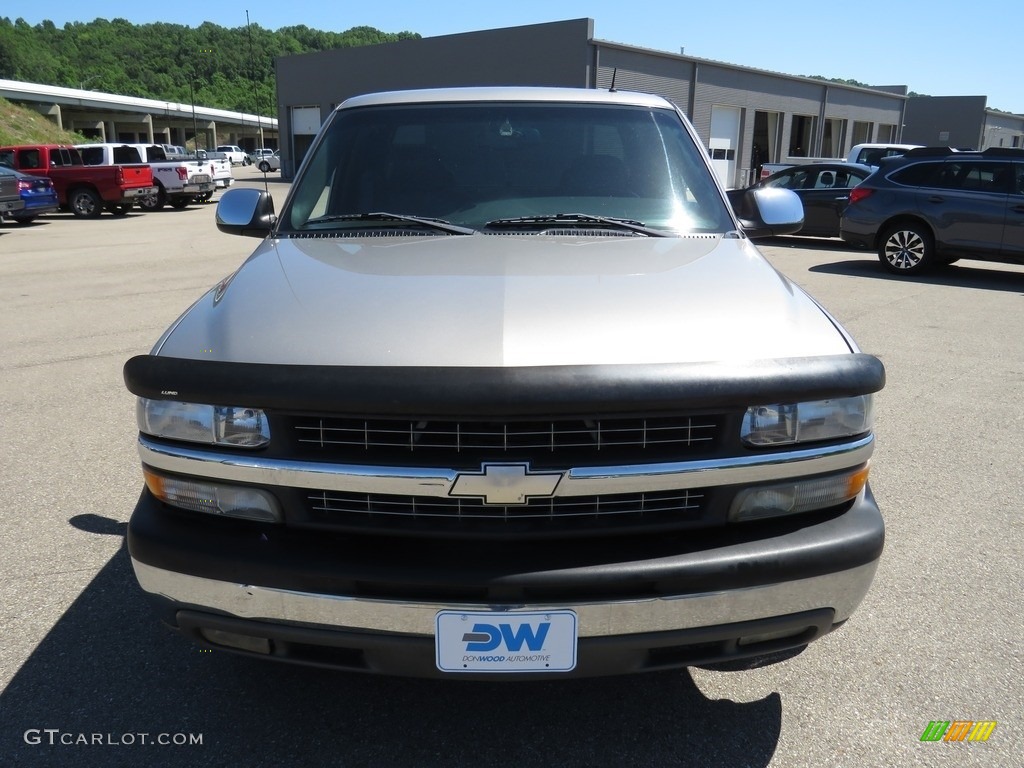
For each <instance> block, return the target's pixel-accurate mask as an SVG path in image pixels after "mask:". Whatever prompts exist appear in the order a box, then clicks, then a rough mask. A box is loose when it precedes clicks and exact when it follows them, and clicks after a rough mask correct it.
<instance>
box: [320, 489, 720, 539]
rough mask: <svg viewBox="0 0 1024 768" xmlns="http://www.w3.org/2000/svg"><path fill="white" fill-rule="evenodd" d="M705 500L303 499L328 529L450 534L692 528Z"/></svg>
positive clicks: (634, 496) (674, 496)
mask: <svg viewBox="0 0 1024 768" xmlns="http://www.w3.org/2000/svg"><path fill="white" fill-rule="evenodd" d="M704 498H705V497H704V492H703V491H700V490H685V489H683V490H674V491H663V492H655V493H630V494H616V495H609V496H569V497H557V498H538V499H530V500H529V501H528V502H527V503H526V504H516V505H508V506H503V505H494V504H484V503H483V501H480V500H477V499H465V498H462V499H456V498H446V497H432V496H392V495H385V494H365V493H344V492H337V491H316V492H312V493H309V494H308V495H307V497H306V502H307V512H308V514H309V516H310V521H311V522H313V523H314V524H319V525H327V526H331V527H334V526H340V527H347V528H362V529H371V528H372V529H374V530H376V531H378V532H385V531H387V530H390V531H392V532H394V533H399V532H405V531H409V530H415V529H421V530H423V531H434V532H438V533H449V532H451V531H452V530H453V529H455V528H457V529H459V530H464V531H466V532H474V533H480V532H486V531H492V532H494V533H500V534H504V533H506V532H508V531H510V530H511V531H515V530H516V529H517V528H518V529H520V530H521V531H523V532H526V531H529V532H532V533H544V534H550V533H552V532H555V531H558V530H563V531H564V532H566V533H580V532H583V531H585V530H587V529H591V530H595V531H600V530H602V529H604V528H612V527H613V528H614V529H615V530H617V531H620V532H621V531H626V530H634V531H635V530H636V529H637V528H641V529H642V528H644V527H653V526H657V527H666V526H668V527H673V528H677V527H687V526H688V525H690V526H692V525H693V524H694V523H696V522H698V521H699V520H700V519H701V513H702V510H703V504H704ZM624 525H625V526H626V527H625V528H624V527H623V526H624ZM421 526H422V527H421Z"/></svg>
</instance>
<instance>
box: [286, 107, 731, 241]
mask: <svg viewBox="0 0 1024 768" xmlns="http://www.w3.org/2000/svg"><path fill="white" fill-rule="evenodd" d="M311 152H312V155H311V157H310V158H309V160H308V163H307V165H306V168H305V170H304V172H303V173H302V174H301V178H300V179H299V180H298V181H297V182H296V186H295V189H294V191H293V193H292V195H291V197H290V199H289V203H288V205H287V207H286V209H285V210H284V211H282V216H281V223H280V231H281V232H282V233H288V232H293V233H299V232H318V231H323V230H338V229H364V230H365V229H367V228H369V227H372V228H374V229H381V228H391V227H402V228H409V227H416V226H421V225H422V222H420V223H419V224H418V223H417V222H416V221H415V219H417V218H418V219H420V220H423V219H434V220H440V221H443V222H445V223H450V224H454V225H456V226H457V227H459V228H466V229H469V230H473V231H480V230H487V231H497V230H500V231H503V232H507V231H510V230H521V231H524V232H530V231H550V230H551V229H552V227H555V226H559V227H560V226H566V225H569V224H571V225H572V226H573V227H574V229H575V228H576V227H577V226H590V227H595V228H607V227H608V226H615V225H616V224H617V222H616V221H615V220H625V223H624V224H623V225H622V231H623V233H625V234H632V235H637V236H644V233H645V232H646V233H647V234H651V233H653V231H654V230H660V231H661V232H662V233H666V234H667V233H673V232H725V231H728V230H731V229H733V228H734V224H733V222H732V219H731V218H730V216H729V213H728V210H727V208H726V206H725V204H724V202H723V200H722V196H721V194H720V192H719V191H718V188H717V186H716V185H715V183H714V180H713V177H712V175H711V173H710V172H709V171H708V167H707V165H706V164H705V161H704V159H703V157H702V155H701V151H700V149H699V148H698V146H697V145H696V144H695V143H694V141H693V139H692V138H691V136H690V134H689V133H688V132H687V130H686V128H685V127H684V125H683V121H682V120H681V119H680V117H679V116H678V115H677V114H676V113H675V112H674V111H673V110H671V109H664V108H663V109H658V108H649V107H640V106H631V105H610V104H567V103H553V102H522V103H520V102H494V103H479V102H477V103H472V104H467V103H434V104H411V105H395V106H368V107H362V108H357V109H356V108H354V109H349V110H341V111H340V112H338V113H336V114H335V115H334V117H333V120H332V122H331V123H330V125H329V126H328V127H327V129H326V130H325V132H324V134H323V136H322V138H321V140H320V141H319V142H318V143H317V144H316V145H315V146H314V147H313V149H312V150H311ZM385 213H386V214H390V215H389V216H379V215H368V214H385ZM431 231H435V232H439V231H443V230H439V229H436V228H434V229H432V230H431Z"/></svg>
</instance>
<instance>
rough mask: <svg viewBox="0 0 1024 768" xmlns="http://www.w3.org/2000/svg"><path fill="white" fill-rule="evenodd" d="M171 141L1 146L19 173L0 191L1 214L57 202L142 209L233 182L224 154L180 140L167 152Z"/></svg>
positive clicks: (27, 214)
mask: <svg viewBox="0 0 1024 768" xmlns="http://www.w3.org/2000/svg"><path fill="white" fill-rule="evenodd" d="M170 146H171V145H160V144H110V143H108V144H102V143H100V144H83V145H79V146H67V145H59V144H35V145H20V146H9V147H0V168H2V169H4V171H5V175H10V174H7V173H6V171H10V172H11V173H14V174H17V178H16V179H15V180H13V181H9V182H8V186H7V187H5V188H4V189H5V190H6V191H5V192H4V193H3V194H0V216H2V217H4V218H11V219H13V220H15V221H18V222H23V223H24V222H29V221H32V220H33V219H35V218H36V217H38V216H40V215H42V214H44V213H48V212H51V211H54V210H58V209H60V210H68V211H70V212H71V213H72V214H74V215H75V216H77V217H79V218H95V217H97V216H100V215H101V214H102V213H103V212H104V211H107V212H109V213H111V214H113V215H115V216H123V215H124V214H126V213H128V211H129V210H131V209H132V208H133V207H134V206H136V205H137V206H138V207H139V208H141V209H142V210H144V211H154V210H158V209H160V208H162V207H163V206H164V205H165V204H170V205H171V206H172V207H175V208H184V207H186V206H188V205H190V204H192V203H193V202H205V201H207V200H210V199H211V198H212V197H213V194H214V192H215V191H216V190H217V189H224V188H227V187H229V186H231V184H232V183H233V182H234V178H233V177H232V175H231V164H230V163H229V162H228V161H227V160H226V159H215V158H201V159H200V158H197V157H195V156H191V157H181V156H179V155H180V153H179V152H178V149H179V148H177V147H174V148H172V150H173V151H172V153H171V154H168V151H167V147H170ZM19 192H20V194H19ZM26 201H27V202H26ZM23 203H25V204H23Z"/></svg>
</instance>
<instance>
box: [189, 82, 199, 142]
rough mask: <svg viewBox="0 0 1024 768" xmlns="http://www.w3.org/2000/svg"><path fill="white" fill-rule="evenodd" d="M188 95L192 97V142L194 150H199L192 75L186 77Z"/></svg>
mask: <svg viewBox="0 0 1024 768" xmlns="http://www.w3.org/2000/svg"><path fill="white" fill-rule="evenodd" d="M188 95H189V98H191V99H192V142H193V143H194V144H195V150H196V152H197V153H198V152H199V124H198V123H197V122H196V92H195V90H194V89H193V87H192V76H191V75H190V76H189V78H188Z"/></svg>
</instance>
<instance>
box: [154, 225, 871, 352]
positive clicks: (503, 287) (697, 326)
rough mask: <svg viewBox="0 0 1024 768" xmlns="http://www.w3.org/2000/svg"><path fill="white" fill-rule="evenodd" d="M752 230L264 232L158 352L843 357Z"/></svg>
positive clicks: (839, 342)
mask: <svg viewBox="0 0 1024 768" xmlns="http://www.w3.org/2000/svg"><path fill="white" fill-rule="evenodd" d="M850 344H851V343H850V342H848V340H847V337H846V336H845V335H844V334H843V333H842V332H840V330H838V329H837V327H836V325H835V324H834V323H833V321H832V320H831V318H830V317H829V316H828V315H827V314H826V313H825V312H824V311H823V310H822V309H821V308H820V307H819V306H818V305H817V304H816V303H815V302H814V301H813V300H812V299H811V298H810V297H808V296H807V295H806V294H805V293H804V292H803V291H802V290H800V288H799V287H797V286H796V285H794V284H793V283H792V282H790V281H789V280H788V279H786V278H785V277H784V276H783V275H781V274H780V273H778V272H777V271H776V270H775V269H774V268H773V267H772V266H771V265H770V264H768V262H767V261H766V260H765V259H764V258H763V257H762V256H761V255H760V254H759V253H758V252H757V250H756V248H754V246H753V245H751V243H750V242H749V241H747V240H745V239H742V238H736V237H722V236H719V235H706V236H701V235H695V236H689V237H678V238H647V237H593V236H589V237H579V238H574V237H551V236H543V235H468V236H418V237H407V236H402V237H381V238H361V239H350V238H331V239H280V240H266V241H264V242H263V243H262V244H261V245H260V246H259V248H258V249H257V250H256V252H255V253H254V254H253V255H252V256H251V257H250V258H249V259H248V260H247V261H246V262H245V263H244V264H243V265H242V266H241V267H240V268H239V270H238V271H237V272H235V273H234V274H233V275H232V276H230V277H229V278H227V279H226V280H225V281H223V282H222V283H221V284H220V285H219V286H217V287H215V288H213V289H211V290H210V291H209V292H208V293H207V294H206V295H205V296H203V297H202V298H201V299H200V300H199V301H198V302H196V304H194V305H193V306H192V307H191V308H190V309H189V310H188V311H187V312H186V313H185V314H184V315H182V317H181V318H179V320H178V321H177V322H176V323H175V325H173V326H172V327H171V328H170V329H169V330H168V331H167V333H165V334H164V337H163V338H162V339H161V340H160V341H159V342H158V343H157V345H156V347H155V348H154V354H160V355H166V356H171V357H180V358H190V359H203V360H218V361H225V362H250V363H272V364H308V365H353V366H540V365H603V364H645V363H684V362H703V361H712V360H715V361H744V360H755V359H768V358H780V357H803V356H817V355H832V354H843V353H848V352H850V351H851V346H850Z"/></svg>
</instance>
